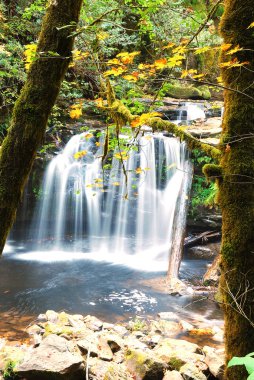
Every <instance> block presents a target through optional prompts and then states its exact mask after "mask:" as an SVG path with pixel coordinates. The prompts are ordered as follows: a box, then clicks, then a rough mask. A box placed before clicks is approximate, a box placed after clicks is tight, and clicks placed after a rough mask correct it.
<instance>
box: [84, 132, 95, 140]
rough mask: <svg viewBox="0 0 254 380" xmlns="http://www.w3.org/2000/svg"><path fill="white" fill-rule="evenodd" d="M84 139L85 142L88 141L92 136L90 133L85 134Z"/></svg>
mask: <svg viewBox="0 0 254 380" xmlns="http://www.w3.org/2000/svg"><path fill="white" fill-rule="evenodd" d="M84 137H85V139H86V140H89V139H91V138H92V137H93V134H92V133H86V134H85V136H84Z"/></svg>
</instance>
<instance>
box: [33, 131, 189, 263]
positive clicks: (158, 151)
mask: <svg viewBox="0 0 254 380" xmlns="http://www.w3.org/2000/svg"><path fill="white" fill-rule="evenodd" d="M128 143H129V142H128V141H127V143H126V149H125V152H126V153H125V156H126V157H124V165H125V169H126V173H127V184H126V183H125V182H126V176H125V173H124V170H123V168H122V162H121V160H120V159H119V152H118V150H117V149H116V151H115V152H114V154H113V158H112V164H111V168H110V169H107V170H105V171H104V172H103V171H102V166H101V156H102V146H103V137H101V138H100V141H98V140H96V137H91V134H90V133H89V134H87V133H83V134H81V135H76V136H74V137H72V138H71V140H70V141H69V142H68V144H67V145H66V147H65V149H64V150H63V151H62V153H60V154H59V155H58V156H56V157H55V158H54V159H53V160H52V161H51V163H50V164H49V166H48V169H47V171H46V174H45V178H44V185H43V197H42V200H41V201H40V205H39V209H40V211H39V233H38V241H39V246H40V250H41V249H42V250H44V247H46V244H48V242H49V241H51V250H52V252H51V253H50V254H51V257H52V260H54V256H55V255H57V254H58V255H61V252H63V251H66V250H70V247H71V250H72V251H73V250H74V251H75V252H76V253H77V252H78V251H79V252H83V256H84V258H89V259H94V260H105V261H110V262H112V263H121V264H127V265H130V266H133V267H136V268H142V270H145V269H148V270H166V269H167V262H168V255H169V249H170V242H171V238H172V236H171V235H172V227H173V220H174V214H175V207H176V201H177V197H178V195H179V192H180V190H181V184H182V181H183V178H184V176H186V175H187V176H188V173H184V171H183V166H184V162H185V160H186V150H185V146H184V144H183V143H180V142H179V140H177V139H176V138H170V137H165V136H163V135H162V134H156V135H153V134H149V133H147V134H146V135H145V136H143V137H140V138H139V139H138V142H137V144H136V145H135V147H134V149H129V148H128ZM78 152H80V153H78ZM37 218H38V214H37ZM37 246H38V243H37ZM47 249H48V248H47ZM59 251H60V252H59ZM44 252H45V251H44Z"/></svg>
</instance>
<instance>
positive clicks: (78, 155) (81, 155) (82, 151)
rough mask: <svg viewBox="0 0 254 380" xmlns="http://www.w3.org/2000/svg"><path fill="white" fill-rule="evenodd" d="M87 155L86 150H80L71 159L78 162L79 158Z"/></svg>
mask: <svg viewBox="0 0 254 380" xmlns="http://www.w3.org/2000/svg"><path fill="white" fill-rule="evenodd" d="M86 155H87V150H81V151H80V152H76V153H75V154H74V155H73V157H74V158H75V160H79V159H80V158H82V157H84V156H86Z"/></svg>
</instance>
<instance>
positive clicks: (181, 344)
mask: <svg viewBox="0 0 254 380" xmlns="http://www.w3.org/2000/svg"><path fill="white" fill-rule="evenodd" d="M160 349H161V350H163V349H165V350H167V351H169V350H170V351H172V352H177V351H178V352H179V353H180V354H181V353H182V352H183V351H186V352H189V353H200V348H199V346H198V345H197V344H195V343H191V342H188V341H186V340H180V339H172V338H167V339H164V340H163V341H161V342H160V343H159V345H158V347H157V348H156V351H157V352H158V350H160Z"/></svg>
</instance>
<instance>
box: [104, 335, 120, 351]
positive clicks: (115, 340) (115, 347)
mask: <svg viewBox="0 0 254 380" xmlns="http://www.w3.org/2000/svg"><path fill="white" fill-rule="evenodd" d="M101 336H102V337H103V339H105V340H106V342H107V343H108V345H109V347H110V349H111V351H112V352H113V353H115V352H118V351H120V350H121V349H122V348H124V345H125V342H124V340H123V339H122V338H121V337H120V336H119V335H117V334H115V333H111V332H106V333H105V332H104V333H103V334H102V335H101Z"/></svg>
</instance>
